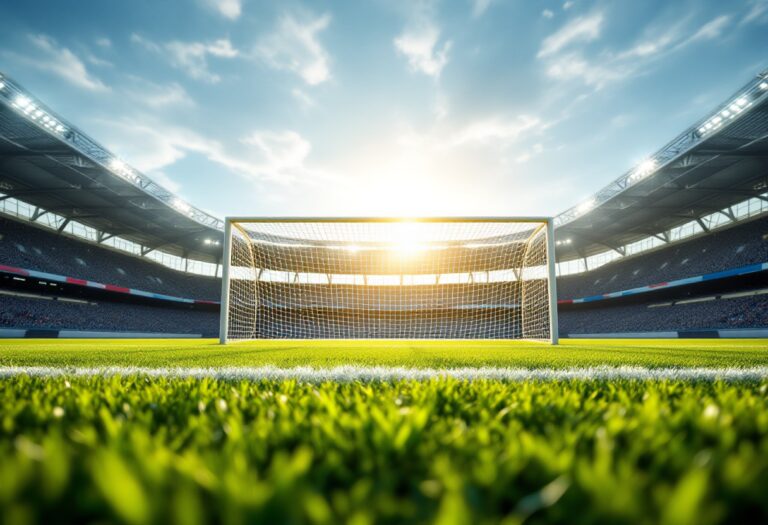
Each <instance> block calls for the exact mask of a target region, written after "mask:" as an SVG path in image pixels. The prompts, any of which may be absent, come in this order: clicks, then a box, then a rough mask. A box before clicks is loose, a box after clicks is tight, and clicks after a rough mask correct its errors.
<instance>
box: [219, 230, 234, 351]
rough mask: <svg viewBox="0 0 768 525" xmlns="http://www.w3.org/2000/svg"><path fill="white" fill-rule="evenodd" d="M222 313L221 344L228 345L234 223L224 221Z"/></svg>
mask: <svg viewBox="0 0 768 525" xmlns="http://www.w3.org/2000/svg"><path fill="white" fill-rule="evenodd" d="M221 263H222V265H221V312H220V314H219V343H220V344H226V343H227V330H228V329H229V268H230V266H232V221H230V220H229V218H226V219H224V257H223V258H222V260H221Z"/></svg>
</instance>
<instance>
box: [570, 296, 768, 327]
mask: <svg viewBox="0 0 768 525" xmlns="http://www.w3.org/2000/svg"><path fill="white" fill-rule="evenodd" d="M653 304H656V306H652V305H653ZM662 304H663V303H662ZM723 328H768V294H766V295H756V296H750V297H738V298H732V299H712V300H708V301H703V302H692V303H683V304H680V303H677V304H666V305H663V306H661V305H659V303H643V304H629V305H616V304H610V303H606V305H605V306H601V307H599V308H574V309H561V311H560V333H562V334H569V335H571V334H599V333H622V332H663V331H681V330H682V331H684V330H709V329H723Z"/></svg>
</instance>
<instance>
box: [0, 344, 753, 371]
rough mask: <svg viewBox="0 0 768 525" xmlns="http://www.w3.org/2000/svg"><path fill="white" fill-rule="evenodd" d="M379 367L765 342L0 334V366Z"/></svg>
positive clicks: (633, 359)
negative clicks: (223, 339)
mask: <svg viewBox="0 0 768 525" xmlns="http://www.w3.org/2000/svg"><path fill="white" fill-rule="evenodd" d="M348 364H356V365H384V366H406V367H414V368H457V367H465V366H472V367H477V366H504V367H553V368H560V367H576V366H594V365H613V366H620V365H637V366H646V367H671V366H687V367H690V366H704V367H728V366H734V367H746V366H758V365H768V340H765V339H763V340H717V339H704V340H690V339H682V340H679V339H676V340H566V341H563V342H562V344H561V345H560V346H557V347H552V346H549V345H546V344H541V343H524V342H509V341H477V342H473V341H387V340H373V341H361V340H354V341H349V340H325V341H254V342H246V343H235V344H231V345H227V346H220V345H218V344H217V343H216V342H215V341H213V340H202V341H201V340H62V339H58V340H13V341H12V340H6V341H3V340H0V366H10V365H14V366H59V367H61V366H141V367H220V366H262V365H274V366H279V367H294V366H315V367H327V366H337V365H348Z"/></svg>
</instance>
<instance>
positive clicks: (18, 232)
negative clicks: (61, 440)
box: [0, 73, 768, 338]
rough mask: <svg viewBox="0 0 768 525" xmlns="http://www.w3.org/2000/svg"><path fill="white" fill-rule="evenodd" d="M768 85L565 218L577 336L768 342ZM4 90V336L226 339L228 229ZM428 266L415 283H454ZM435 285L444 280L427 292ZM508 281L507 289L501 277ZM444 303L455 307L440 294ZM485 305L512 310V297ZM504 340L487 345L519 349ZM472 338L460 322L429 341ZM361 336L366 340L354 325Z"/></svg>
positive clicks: (569, 306)
mask: <svg viewBox="0 0 768 525" xmlns="http://www.w3.org/2000/svg"><path fill="white" fill-rule="evenodd" d="M767 82H768V79H766V74H765V73H761V74H759V75H757V76H756V77H755V78H754V79H753V80H751V81H750V82H749V83H748V84H747V85H745V86H744V87H743V88H742V89H740V90H738V91H737V92H736V93H734V94H733V95H732V96H731V97H729V98H728V99H727V100H725V101H723V103H722V104H721V105H720V106H719V107H717V108H715V109H714V110H713V111H712V112H711V113H709V114H706V115H703V116H702V118H701V119H700V120H699V121H698V122H696V123H695V124H694V125H693V126H691V128H689V129H687V130H685V131H683V132H682V133H681V134H680V135H679V136H677V137H675V138H674V139H673V140H671V141H670V142H669V143H668V144H667V145H665V146H664V147H662V148H661V149H660V150H659V151H657V152H656V153H655V154H654V155H652V156H650V157H649V158H648V159H647V160H646V161H645V162H644V163H643V164H642V165H641V166H639V167H637V168H634V169H632V170H630V171H629V172H627V173H625V174H623V175H622V176H621V177H619V178H617V179H616V180H615V181H613V182H612V183H610V184H609V185H608V186H606V187H605V188H602V189H601V190H599V191H597V192H596V193H595V195H594V196H593V197H591V198H590V199H588V200H587V201H585V202H582V203H579V204H576V205H574V206H573V207H572V208H570V209H568V210H566V211H564V212H563V213H561V214H560V215H558V216H557V217H556V218H555V219H554V223H555V232H556V233H555V235H556V239H557V241H556V244H557V246H556V260H557V267H558V278H557V280H558V283H557V289H558V296H557V300H558V310H559V312H560V315H559V317H560V335H561V336H563V337H585V338H595V337H609V338H610V337H613V338H615V337H662V338H678V337H748V338H750V337H751V338H755V337H757V338H759V337H763V338H765V337H768V273H766V270H768V240H767V239H768V221H767V220H766V218H765V213H766V211H768V179H766V164H765V163H764V158H765V156H766V152H767V151H768V141H767V140H766V135H767V134H768V96H766V95H768V87H767V86H768V84H766V83H767ZM3 85H4V87H3V89H2V90H0V102H2V114H1V116H2V128H1V129H0V133H1V134H2V135H1V136H2V139H3V150H2V162H3V166H4V169H3V172H2V179H0V184H2V197H1V198H2V201H0V206H1V207H2V208H1V210H2V213H3V217H2V219H1V220H2V221H3V234H2V235H3V238H2V248H1V249H2V253H3V259H2V266H1V267H0V270H2V278H3V281H2V282H3V289H2V293H3V305H4V309H3V310H4V311H3V317H2V320H1V321H0V322H1V323H2V328H0V334H2V335H4V336H9V337H64V338H67V337H206V338H210V337H218V335H219V334H218V328H219V322H218V317H219V316H218V311H219V304H220V293H221V274H222V266H223V265H222V256H223V254H222V247H223V244H224V231H223V230H224V222H223V220H222V219H221V218H216V217H212V216H210V215H208V214H206V213H205V212H203V211H201V210H199V209H197V208H195V207H194V206H193V205H192V204H190V203H186V202H184V201H183V200H182V199H180V198H179V197H177V196H175V195H173V194H172V193H171V192H168V191H167V190H165V189H163V188H162V187H161V186H159V185H157V184H156V183H154V182H153V181H152V180H151V179H149V178H147V177H146V176H144V175H142V174H141V173H140V172H138V171H136V170H135V169H133V168H131V167H130V166H129V165H128V164H126V163H125V162H124V161H122V160H120V159H119V158H118V157H117V156H116V155H114V154H112V153H110V152H109V151H107V150H106V149H105V148H103V147H102V146H100V145H99V144H98V142H96V140H95V139H92V138H90V137H89V136H88V135H86V134H85V133H84V132H82V131H80V130H79V129H78V128H77V127H75V126H74V125H73V124H70V123H69V122H68V121H67V120H66V119H65V118H64V117H62V116H60V115H58V114H57V113H55V112H54V111H53V110H51V109H48V108H47V107H46V106H45V105H44V103H43V102H42V101H39V100H37V99H36V98H34V96H33V95H32V94H31V93H29V92H27V91H26V90H24V89H23V87H21V86H20V85H18V84H17V83H15V82H14V81H13V80H12V79H11V78H10V77H8V76H6V75H3ZM489 235H490V234H489ZM294 240H295V239H294ZM448 256H449V255H446V257H448ZM272 257H275V258H282V259H285V258H288V259H290V258H291V257H293V258H295V259H300V258H302V257H303V258H306V259H311V258H312V257H313V256H312V254H311V253H304V254H293V255H291V254H288V253H284V254H282V255H281V254H279V253H276V254H273V255H272ZM371 257H373V256H371ZM454 257H456V258H459V259H460V258H461V257H462V256H461V255H460V254H458V253H457V254H455V255H454ZM497 257H499V255H497V254H495V253H494V252H491V253H488V254H487V255H485V257H481V256H476V258H477V259H478V260H476V261H470V260H469V259H467V261H466V263H465V265H464V266H465V267H464V268H462V267H461V262H457V266H456V268H450V267H446V269H445V270H443V271H444V272H445V273H448V274H449V275H453V276H454V283H455V284H453V285H451V284H446V285H445V286H448V287H451V286H452V290H449V291H445V293H444V294H442V295H444V296H445V297H448V296H455V295H457V294H462V293H468V296H467V301H468V302H471V301H472V300H473V298H472V297H471V295H472V293H470V292H466V291H465V292H462V291H461V290H460V288H461V287H462V286H463V287H465V288H466V286H467V284H463V285H462V284H461V283H460V282H459V280H460V278H459V277H456V276H459V275H460V274H462V273H464V274H466V276H467V277H466V278H467V279H468V278H469V276H470V275H471V274H472V273H473V272H476V273H481V272H486V271H489V270H490V271H494V270H503V269H504V268H501V267H498V268H497V267H496V266H494V265H493V260H494V259H495V258H497ZM509 257H511V258H514V257H516V256H515V255H510V256H509ZM483 258H484V259H487V260H486V261H483V260H482V259H483ZM357 259H358V260H359V259H360V258H359V257H358V258H357ZM267 264H268V266H267V267H268V268H270V269H272V270H273V271H274V272H280V271H284V272H292V274H291V275H292V276H293V277H291V278H294V277H295V278H296V279H298V278H300V277H302V276H308V275H311V274H322V275H326V274H329V273H331V272H332V271H333V268H331V269H329V268H328V267H325V268H323V267H320V266H318V267H315V268H312V267H311V265H309V264H308V263H303V262H302V261H300V260H297V261H296V263H295V264H293V266H292V267H287V266H281V265H280V263H277V262H276V263H272V264H271V265H270V263H267ZM336 264H337V265H339V266H342V265H343V263H342V262H336ZM359 264H361V265H362V266H367V267H368V268H365V267H363V268H359V269H354V268H346V269H344V270H343V275H346V276H347V277H348V278H349V279H353V280H354V278H355V277H360V279H362V278H363V277H364V276H365V275H366V272H373V271H375V270H374V268H375V267H377V266H382V265H383V264H385V262H384V261H377V260H370V261H368V262H367V263H365V264H364V263H359ZM435 264H437V265H438V266H439V265H440V263H439V262H438V261H436V262H435ZM442 264H443V265H447V264H449V263H448V262H443V263H442ZM422 265H423V264H422ZM302 266H303V267H302ZM423 266H424V269H421V270H419V271H418V274H414V275H422V276H425V275H426V276H427V278H428V279H432V280H434V279H435V276H436V275H438V274H439V273H440V271H439V270H440V269H439V268H438V269H437V270H436V269H435V268H431V269H430V268H428V265H423ZM396 270H397V273H396V275H397V276H402V274H403V272H406V274H407V272H408V271H409V270H408V269H407V268H406V269H402V268H398V269H396ZM412 270H413V269H411V270H410V271H412ZM384 271H387V272H388V271H390V270H386V269H385V270H384ZM392 271H394V270H392ZM450 272H453V273H450ZM379 277H381V276H379ZM275 279H277V278H275ZM286 279H287V277H286ZM398 279H399V277H398ZM329 284H330V282H329ZM397 284H398V286H399V287H400V284H401V283H400V281H399V280H398V281H397ZM267 286H272V287H273V288H279V287H280V286H283V287H286V286H288V287H289V285H287V284H286V283H283V284H282V285H281V284H279V283H276V284H274V285H272V284H269V285H267ZM297 286H304V287H311V286H312V283H303V284H302V283H298V284H297ZM424 286H426V287H429V286H431V285H430V284H425V285H423V286H422V288H421V290H420V292H421V293H422V295H424V292H425V289H424ZM476 286H480V285H479V284H478V285H476ZM493 286H496V287H497V288H498V287H499V286H502V285H501V284H500V283H497V284H495V285H494V284H493V283H490V282H489V283H486V287H493ZM436 287H437V288H442V287H441V286H440V285H437V286H436ZM316 288H319V290H322V289H323V287H322V285H318V286H317V287H316ZM352 289H353V290H354V289H357V291H358V292H360V290H361V287H360V286H353V288H352ZM408 289H409V287H408V286H407V285H406V286H402V287H400V290H401V291H402V290H408ZM362 291H363V292H365V293H369V294H378V295H379V296H381V297H380V298H379V299H376V300H374V299H369V300H366V299H365V298H364V297H362V296H361V297H359V298H358V299H357V301H358V303H370V304H374V303H380V302H382V301H383V302H387V301H389V302H390V303H393V302H395V301H398V300H399V299H398V297H399V296H398V295H397V293H393V292H397V290H393V289H391V287H388V286H386V285H378V286H376V285H371V286H370V287H369V288H368V289H363V290H362ZM307 293H312V292H307ZM315 293H317V292H315ZM509 293H510V294H514V293H515V292H514V291H510V292H509ZM283 295H290V294H289V293H287V292H286V293H285V294H283ZM387 295H389V296H390V297H389V298H388V299H387V298H386V297H384V296H387ZM427 295H432V296H435V300H436V301H438V302H439V301H440V297H438V295H440V294H438V293H437V292H436V291H435V292H432V293H429V294H427ZM481 295H487V296H488V298H489V299H491V300H496V301H499V300H502V302H503V300H504V297H503V296H504V292H500V291H497V292H484V293H483V294H481ZM506 299H507V300H508V301H507V302H510V301H511V302H515V301H514V300H512V299H511V298H506ZM322 300H323V298H322V297H319V298H318V300H317V301H322ZM350 300H354V299H350ZM317 301H315V303H316V306H318V305H317ZM443 302H445V301H443ZM462 303H463V301H458V302H457V305H456V307H457V308H459V307H462V306H466V305H465V304H462ZM320 306H322V305H320ZM437 306H438V305H433V308H432V310H434V308H435V307H437ZM444 306H445V305H444ZM478 306H480V307H484V309H485V310H484V311H485V312H486V317H487V316H488V315H491V316H492V315H493V314H492V313H490V312H492V311H493V309H494V307H495V308H496V309H497V310H498V305H496V306H495V305H494V303H493V302H491V303H487V304H481V305H478ZM348 309H351V310H355V309H357V310H366V309H367V308H366V307H365V305H364V304H358V305H356V306H355V305H349V306H348ZM264 312H266V310H264ZM265 315H267V314H265ZM422 315H424V312H422ZM446 315H450V314H449V313H446ZM459 317H461V316H459ZM476 317H477V316H476ZM482 317H483V316H482V315H480V318H482ZM350 319H351V318H350ZM342 321H343V319H342ZM452 330H453V332H452ZM498 330H500V331H499V332H498V333H496V334H495V335H494V334H490V332H489V333H488V334H486V336H487V337H502V338H504V337H507V338H511V335H510V334H507V336H504V334H503V332H504V330H505V329H504V328H498ZM506 330H514V329H513V328H512V327H507V328H506ZM273 331H274V330H273ZM461 331H462V328H460V327H458V326H456V325H455V324H453V325H452V324H451V323H450V322H447V324H446V327H445V329H440V328H434V329H433V330H432V332H431V333H430V334H427V335H426V336H422V337H428V338H429V337H432V338H435V337H436V338H440V337H448V338H456V337H457V336H458V333H459V332H461ZM390 332H391V334H390V335H393V336H395V337H396V336H397V330H390ZM329 333H330V332H329ZM386 333H387V331H386V330H384V331H383V332H382V336H385V337H386ZM305 335H306V336H307V337H312V336H313V335H318V334H313V333H307V334H305ZM327 335H328V334H326V336H327ZM347 336H348V337H349V338H355V337H365V335H363V334H362V332H360V330H357V331H356V330H355V329H352V328H351V327H350V329H349V330H347ZM294 337H299V336H298V335H297V334H296V333H294ZM299 338H301V337H299Z"/></svg>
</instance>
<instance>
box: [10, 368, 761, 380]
mask: <svg viewBox="0 0 768 525" xmlns="http://www.w3.org/2000/svg"><path fill="white" fill-rule="evenodd" d="M19 375H27V376H32V377H93V376H102V377H109V376H115V375H123V376H125V375H141V376H147V377H167V378H194V379H202V378H212V379H224V380H252V381H259V380H286V379H294V380H297V381H300V382H308V383H321V382H323V381H335V382H350V381H363V382H369V381H397V380H418V381H424V380H429V379H434V378H454V379H461V380H469V381H472V380H483V379H490V380H499V381H573V380H615V379H631V380H640V381H659V380H685V381H715V380H722V381H759V380H763V379H768V366H755V367H748V368H737V367H731V368H703V367H696V368H682V367H681V368H646V367H638V366H594V367H580V368H563V369H556V368H494V367H481V368H445V369H434V368H405V367H387V366H352V365H347V366H337V367H333V368H313V367H307V366H300V367H295V368H278V367H275V366H262V367H223V368H142V367H123V366H109V367H88V368H81V367H45V366H2V367H0V378H9V377H14V376H19Z"/></svg>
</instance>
